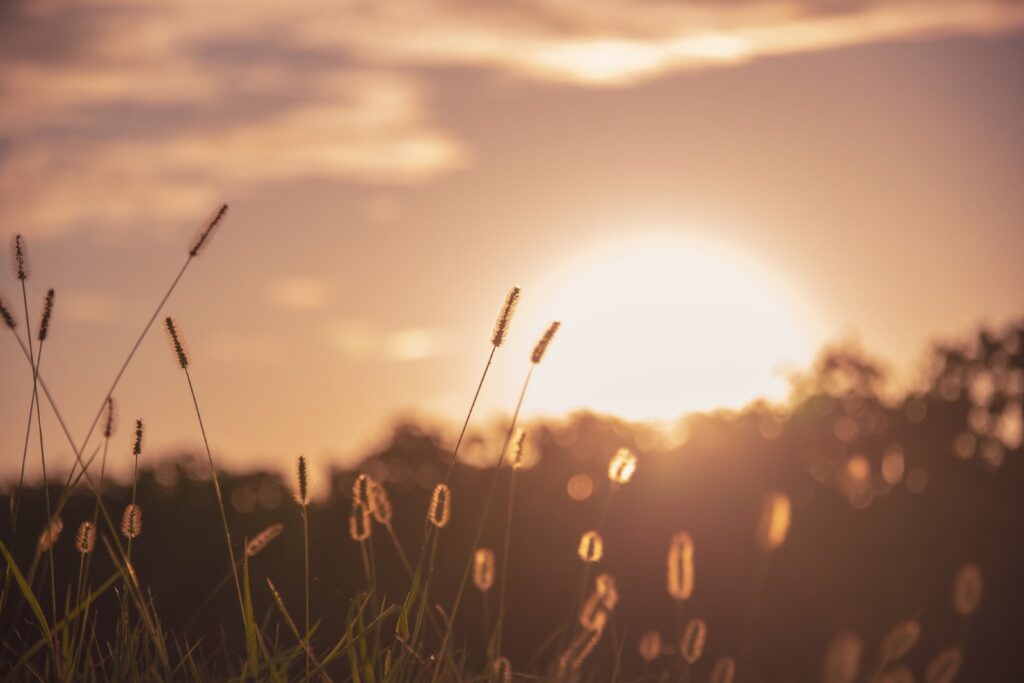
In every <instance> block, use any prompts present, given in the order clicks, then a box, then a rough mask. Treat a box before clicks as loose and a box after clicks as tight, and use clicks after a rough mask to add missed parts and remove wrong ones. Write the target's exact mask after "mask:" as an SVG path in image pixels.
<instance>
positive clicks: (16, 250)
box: [11, 235, 30, 282]
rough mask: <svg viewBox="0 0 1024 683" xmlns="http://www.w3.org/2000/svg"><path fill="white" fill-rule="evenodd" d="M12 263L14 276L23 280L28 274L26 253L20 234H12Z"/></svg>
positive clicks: (23, 240) (23, 239)
mask: <svg viewBox="0 0 1024 683" xmlns="http://www.w3.org/2000/svg"><path fill="white" fill-rule="evenodd" d="M11 257H12V265H13V266H14V276H15V277H16V278H18V279H19V280H21V281H22V282H24V281H25V280H27V279H28V276H29V270H30V269H29V267H28V253H27V252H26V251H25V238H24V237H22V236H21V235H15V236H14V243H13V244H12V245H11Z"/></svg>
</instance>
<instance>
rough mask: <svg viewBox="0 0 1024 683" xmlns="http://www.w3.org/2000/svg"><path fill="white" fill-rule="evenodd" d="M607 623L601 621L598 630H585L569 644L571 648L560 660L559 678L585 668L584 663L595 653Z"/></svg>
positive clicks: (563, 653)
mask: <svg viewBox="0 0 1024 683" xmlns="http://www.w3.org/2000/svg"><path fill="white" fill-rule="evenodd" d="M605 623H606V622H605V621H604V620H601V621H600V623H599V625H598V627H597V628H592V629H584V630H583V631H582V632H581V633H580V634H579V635H577V636H576V637H575V638H574V639H573V640H572V642H571V643H569V647H568V648H566V649H565V651H564V652H562V654H561V656H560V657H559V658H558V672H559V678H564V677H565V676H567V675H568V674H569V673H571V672H573V671H578V670H579V668H580V667H581V666H583V662H584V661H586V659H587V657H588V656H590V653H591V652H593V651H594V647H595V646H596V645H597V643H598V641H599V640H601V634H603V633H604V626H605Z"/></svg>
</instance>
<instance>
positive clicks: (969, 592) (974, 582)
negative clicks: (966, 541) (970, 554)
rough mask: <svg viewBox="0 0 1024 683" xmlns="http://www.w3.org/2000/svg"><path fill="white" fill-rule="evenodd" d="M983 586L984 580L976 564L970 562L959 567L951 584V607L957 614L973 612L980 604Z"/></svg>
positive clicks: (968, 614)
mask: <svg viewBox="0 0 1024 683" xmlns="http://www.w3.org/2000/svg"><path fill="white" fill-rule="evenodd" d="M984 588H985V584H984V580H983V579H982V577H981V569H980V568H979V567H978V565H976V564H974V563H973V562H971V563H969V564H965V565H964V566H963V567H961V568H960V571H959V572H957V575H956V581H955V582H954V584H953V607H954V608H955V609H956V612H957V614H959V615H961V616H964V617H966V616H970V615H971V614H974V612H975V610H977V609H978V605H980V604H981V594H982V592H983V591H984Z"/></svg>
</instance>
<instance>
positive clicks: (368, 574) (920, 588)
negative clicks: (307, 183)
mask: <svg viewBox="0 0 1024 683" xmlns="http://www.w3.org/2000/svg"><path fill="white" fill-rule="evenodd" d="M226 212H227V207H223V208H222V209H221V210H220V211H219V212H217V214H216V216H215V218H214V219H213V220H212V221H211V222H210V223H209V224H208V225H207V226H205V227H204V229H203V230H202V231H200V233H199V234H198V236H197V237H196V239H195V240H194V242H193V243H191V244H190V245H189V246H188V249H187V251H186V253H185V254H184V256H185V261H184V264H183V266H182V268H181V270H180V272H179V273H178V274H177V277H176V278H175V279H174V281H173V282H172V283H171V284H170V286H169V288H168V290H167V292H166V295H165V296H164V297H163V298H162V300H160V301H159V302H158V304H157V305H156V307H155V310H154V311H153V314H152V316H151V317H150V318H149V319H148V321H147V322H146V324H145V325H144V326H143V329H142V330H141V331H140V335H139V337H138V340H137V341H136V343H135V345H134V347H133V348H132V351H131V353H130V354H129V355H128V357H127V358H126V359H125V361H124V364H123V366H122V367H121V369H120V372H119V373H118V374H117V376H116V377H115V378H114V380H113V382H112V384H111V386H110V389H109V391H108V392H107V396H106V398H105V400H104V401H103V402H102V404H101V405H100V406H97V410H96V413H95V419H94V421H93V424H92V425H91V427H90V428H89V430H87V432H86V433H85V434H84V435H77V434H74V433H72V432H71V431H70V429H68V427H67V426H66V425H65V424H64V421H63V418H62V416H61V415H62V414H61V411H60V402H59V398H60V397H59V396H56V395H53V394H51V392H50V389H49V387H48V386H47V385H46V384H45V382H44V377H45V375H46V371H45V369H46V363H45V358H46V356H45V353H44V352H45V349H46V341H47V338H48V336H49V334H50V329H49V328H50V321H51V318H52V316H59V315H60V295H59V292H56V293H55V292H53V290H49V291H48V292H47V293H46V296H45V297H43V307H42V310H41V312H38V313H37V312H35V310H34V309H32V308H31V307H30V306H29V298H30V294H32V293H37V294H38V291H37V290H36V289H35V287H36V284H35V283H34V281H33V279H32V277H31V269H30V268H29V266H28V261H27V254H28V245H27V244H25V242H24V241H23V240H21V238H20V237H19V238H17V239H16V241H15V242H14V243H13V245H12V259H13V262H14V276H15V280H14V282H15V286H16V287H17V290H16V292H15V295H12V296H5V297H4V298H3V299H2V305H3V309H2V311H0V312H2V314H3V322H4V325H5V329H6V330H7V331H8V332H9V334H5V337H6V338H8V341H7V342H5V343H4V345H3V346H2V347H0V352H2V353H14V354H20V355H24V356H25V359H26V364H25V372H26V373H29V372H30V373H31V374H32V377H33V387H34V389H33V394H32V396H26V397H24V400H25V402H26V403H28V404H29V405H30V407H31V412H30V414H29V417H28V420H27V425H26V431H25V446H24V449H23V452H22V453H14V454H12V453H8V454H7V455H6V456H5V457H6V458H7V459H8V460H9V461H16V460H20V461H21V462H22V463H23V464H22V472H24V463H25V462H26V459H27V458H37V457H38V458H40V464H41V466H42V470H43V472H44V473H46V472H47V469H46V456H47V453H48V452H52V451H54V450H57V449H58V448H63V449H66V448H68V447H70V449H71V451H72V452H73V453H74V454H75V458H76V461H77V466H76V467H73V468H72V469H71V470H70V471H68V472H61V473H60V474H59V476H58V475H56V474H54V475H53V476H50V477H48V478H47V479H46V485H45V486H29V485H28V484H27V483H26V482H25V481H23V480H22V481H12V482H10V483H9V486H8V487H7V491H6V493H5V495H4V497H5V500H4V501H3V510H4V513H3V519H2V520H0V550H2V553H3V562H4V578H3V586H2V590H3V592H2V594H0V633H2V640H3V650H2V654H0V676H3V678H4V679H5V680H41V681H47V680H63V681H79V680H112V681H121V680H260V681H262V680H267V681H296V680H323V681H360V682H370V681H374V682H377V681H380V682H384V681H388V682H391V681H493V682H496V683H508V682H510V681H622V682H625V681H687V682H697V681H710V682H712V683H730V682H732V681H735V682H743V683H746V682H748V681H749V682H755V681H764V682H769V683H771V682H776V681H818V680H820V681H823V682H824V683H869V682H870V683H907V682H910V681H923V682H924V683H951V682H952V681H1015V680H1024V660H1022V659H1021V658H1020V656H1019V654H1018V653H1017V652H1015V648H1016V640H1017V637H1018V635H1019V634H1020V633H1024V616H1022V610H1021V609H1020V607H1021V606H1022V601H1021V598H1022V595H1024V589H1022V588H1021V587H1020V585H1019V581H1018V580H1017V578H1018V577H1019V576H1020V575H1021V570H1022V569H1024V567H1022V564H1024V552H1022V547H1021V543H1020V539H1021V538H1024V497H1022V496H1021V492H1022V491H1024V469H1022V466H1021V463H1020V458H1021V441H1022V438H1021V436H1022V427H1021V423H1022V418H1021V400H1022V396H1024V324H1018V325H1011V326H1008V327H1006V328H1005V329H1000V330H987V331H982V332H979V333H977V334H976V335H974V336H973V337H972V338H968V337H966V336H965V339H964V341H963V343H961V344H957V345H949V346H944V347H936V348H934V349H933V350H932V351H931V354H930V358H931V361H932V362H931V365H930V367H929V370H928V372H927V373H926V376H925V377H923V378H922V379H921V381H920V382H919V386H916V387H915V388H914V389H912V390H904V391H901V392H898V393H895V392H893V391H892V390H891V388H890V386H889V384H888V382H887V377H886V375H885V372H884V371H883V370H881V369H880V367H879V366H878V365H877V364H876V363H874V362H873V361H872V359H871V358H870V356H869V355H868V354H867V353H866V352H864V351H863V350H861V349H858V348H851V347H844V346H839V347H835V348H828V349H824V350H823V351H822V353H821V355H820V357H819V360H818V362H817V363H816V365H815V366H814V367H812V368H810V369H808V370H807V371H806V372H805V373H803V374H802V375H800V376H799V377H795V378H794V380H793V389H792V394H791V396H790V398H789V400H788V401H787V402H786V403H785V404H771V403H767V402H758V403H754V404H751V405H749V406H747V407H746V408H744V409H742V410H737V411H719V412H716V413H712V414H702V415H692V416H688V417H685V418H681V419H680V420H679V421H678V423H677V424H675V425H674V426H673V427H672V428H671V429H665V428H663V427H655V426H651V425H646V424H640V423H631V422H627V421H624V420H621V419H618V418H616V417H614V416H607V415H598V414H592V413H585V412H581V413H575V414H572V415H568V416H564V417H557V418H556V417H552V418H548V419H544V420H537V421H531V422H530V423H528V424H525V423H522V424H521V423H520V420H519V413H520V408H521V406H522V404H523V402H524V401H526V400H528V397H529V395H530V391H531V387H530V383H531V378H532V377H533V375H534V373H542V372H543V371H544V363H545V354H546V351H547V349H548V347H549V345H551V344H557V343H558V327H559V323H557V322H552V324H551V326H550V327H549V328H548V329H547V331H546V332H545V333H544V334H543V336H541V337H540V338H539V339H538V340H537V341H536V344H535V346H534V347H533V349H532V353H531V357H530V361H531V362H530V366H529V368H530V369H529V372H528V374H527V375H526V376H525V377H524V378H523V383H522V388H521V391H520V393H519V396H518V402H517V403H516V404H514V405H511V406H509V410H510V416H509V417H508V418H507V419H506V420H504V421H503V422H502V423H500V424H485V425H480V424H477V423H476V422H474V420H473V418H474V408H475V405H476V401H477V397H478V396H479V393H480V390H481V387H482V386H483V385H484V384H485V382H486V381H487V375H488V370H489V368H491V366H492V364H494V363H500V362H501V360H502V359H501V350H502V346H503V344H504V342H505V341H506V339H507V338H508V336H509V335H510V334H518V333H519V331H518V330H517V329H516V326H515V309H516V305H517V303H518V300H519V297H520V296H521V295H523V294H522V293H521V292H520V291H519V290H518V288H512V289H511V290H510V291H509V293H508V295H507V298H506V299H505V301H504V302H501V305H500V306H499V310H498V315H497V320H496V322H495V325H494V327H493V329H491V330H481V331H480V344H481V348H482V349H487V347H488V346H489V348H490V351H489V354H490V355H489V357H488V358H487V361H486V365H485V366H484V367H483V368H482V369H481V375H480V379H479V384H478V385H477V386H476V387H473V388H472V389H473V390H475V391H469V392H467V395H466V397H465V401H466V405H467V410H466V414H465V418H464V421H463V422H462V423H461V425H460V429H459V430H458V431H457V432H456V433H457V436H456V437H455V438H454V439H453V438H450V437H449V436H448V435H447V433H446V432H445V431H444V430H442V429H440V428H438V427H436V426H434V425H429V424H418V423H400V424H396V425H395V426H394V429H393V432H392V437H391V439H390V443H389V444H388V445H387V446H385V447H384V448H382V449H380V450H379V451H378V452H373V453H368V454H367V455H366V458H365V460H364V461H363V463H362V464H361V465H360V466H359V467H358V468H357V469H356V470H342V469H338V468H337V467H336V466H334V465H333V464H331V463H321V462H317V461H315V459H312V458H310V457H308V456H306V455H304V454H299V453H294V454H282V455H281V458H282V464H283V465H284V466H286V468H287V469H288V470H289V471H291V472H293V474H294V476H293V477H292V478H285V477H282V476H281V475H280V473H279V472H277V471H274V472H268V471H253V472H247V473H228V472H226V471H225V470H223V469H222V468H221V467H220V466H219V464H218V455H217V448H216V442H217V436H216V435H217V425H216V424H208V423H207V422H205V421H204V419H203V412H202V405H203V396H202V394H201V393H199V392H197V391H196V387H195V385H194V384H193V379H192V378H193V374H194V373H195V374H201V373H202V368H201V367H193V365H192V363H191V362H190V358H189V353H188V349H187V347H186V345H185V343H184V339H185V338H186V337H187V333H188V327H187V323H186V322H185V319H187V311H184V312H183V318H182V319H179V318H171V317H167V315H166V311H165V307H166V305H167V303H168V301H169V300H170V299H171V297H172V296H173V293H174V290H175V288H176V286H177V284H178V282H179V281H180V280H181V279H182V278H184V277H185V276H186V275H187V271H188V268H189V265H190V264H191V263H192V262H193V261H194V259H196V258H199V257H202V258H216V255H215V254H209V253H208V252H209V251H210V249H211V242H212V238H213V237H214V236H215V233H216V231H217V230H219V229H222V226H221V224H222V223H223V222H225V220H226V219H227V216H226ZM5 294H9V292H5ZM154 328H159V329H154ZM158 333H164V334H166V336H167V337H168V342H169V343H168V347H169V350H168V354H167V362H168V363H174V364H176V365H177V366H178V368H179V369H180V370H181V385H180V386H179V387H176V388H175V387H167V388H161V390H167V391H172V390H173V391H179V392H181V395H182V400H184V401H188V402H190V403H191V404H192V405H193V406H194V408H195V415H196V426H195V430H196V431H195V434H194V435H192V436H193V437H194V438H195V441H196V442H197V443H200V444H202V447H201V448H200V449H199V450H198V451H196V452H192V453H182V454H181V455H180V457H177V458H167V459H161V460H159V461H158V460H154V459H152V458H148V457H147V456H148V453H147V450H146V440H145V434H146V429H147V425H149V424H150V423H158V422H159V419H160V416H159V415H153V416H144V417H142V418H141V419H139V420H136V419H134V418H129V417H128V416H130V415H132V414H133V411H132V409H131V406H122V405H119V403H118V402H117V385H118V382H119V381H120V379H121V377H122V376H123V374H124V373H125V372H127V371H128V370H129V368H130V365H131V363H132V361H133V357H134V354H135V350H137V349H138V346H139V344H140V343H141V341H142V340H143V339H144V338H145V337H146V336H147V335H149V334H158ZM751 343H756V335H755V334H753V333H752V341H751ZM14 400H21V397H18V398H17V399H12V401H14ZM44 411H47V413H48V414H49V413H50V412H52V414H53V415H54V416H55V419H57V420H58V421H60V424H61V426H62V429H63V431H64V433H65V436H66V439H67V443H65V444H61V445H60V446H59V447H58V445H56V444H50V443H45V442H44V440H43V435H42V430H40V429H39V426H38V425H39V423H40V421H41V419H42V414H43V412H44ZM126 448H127V449H130V451H131V456H130V457H132V458H133V462H134V476H133V477H132V479H131V480H130V481H116V480H114V479H113V478H112V477H109V476H107V474H106V472H105V467H106V463H107V462H108V459H109V458H110V457H124V455H123V452H124V451H125V450H126ZM115 453H116V456H115V455H114V454H115ZM480 463H485V464H484V465H481V464H480ZM312 478H317V479H321V480H324V481H326V486H324V487H323V488H324V490H326V491H327V494H326V495H325V496H320V497H317V498H311V496H310V480H311V479H312Z"/></svg>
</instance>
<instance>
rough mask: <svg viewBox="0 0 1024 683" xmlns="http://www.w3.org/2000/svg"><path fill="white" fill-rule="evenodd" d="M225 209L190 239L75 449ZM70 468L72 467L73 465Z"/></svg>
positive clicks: (89, 434) (84, 441)
mask: <svg viewBox="0 0 1024 683" xmlns="http://www.w3.org/2000/svg"><path fill="white" fill-rule="evenodd" d="M227 211H228V205H227V204H223V205H221V207H220V208H219V209H218V210H217V212H216V213H215V214H214V216H213V218H212V219H211V220H210V221H208V222H207V223H206V224H205V227H204V228H203V229H202V230H200V232H199V234H198V235H197V237H196V238H195V239H194V240H193V241H192V244H191V245H190V246H189V251H188V256H187V257H186V259H185V262H184V263H183V264H182V265H181V269H180V270H179V271H178V273H177V275H175V276H174V279H172V280H171V284H170V285H169V286H168V287H167V290H166V291H165V292H164V295H163V297H161V299H160V301H159V303H157V305H156V309H154V311H153V314H152V315H151V316H150V317H149V320H147V321H146V324H145V325H144V326H143V328H142V332H140V333H139V336H138V337H137V338H136V339H135V343H134V344H132V346H131V348H130V349H129V351H128V355H127V356H126V357H125V359H124V361H123V362H122V363H121V367H120V368H119V369H118V371H117V374H116V375H114V381H113V382H111V383H110V388H109V389H107V393H106V395H105V396H104V397H103V400H102V401H101V402H100V407H99V408H98V409H97V410H96V415H95V416H94V417H93V419H92V423H91V424H90V425H89V429H88V431H86V433H85V437H84V438H83V439H82V442H81V444H80V445H79V447H78V449H77V450H78V452H79V453H81V452H83V451H85V448H86V446H88V444H89V440H90V439H91V438H92V435H93V432H95V431H96V426H97V425H98V424H99V421H100V418H101V417H102V416H103V409H104V408H105V407H106V405H107V401H108V400H109V399H110V397H111V396H113V395H114V390H116V389H117V385H118V384H119V383H120V382H121V378H122V377H124V373H125V371H126V370H127V369H128V366H129V365H131V362H132V359H133V358H135V354H136V353H137V352H138V350H139V347H140V346H142V340H144V339H145V338H146V335H147V334H149V330H150V329H151V328H152V327H153V323H155V322H156V319H157V318H158V317H159V316H160V312H161V311H163V308H164V306H165V305H166V304H167V301H168V299H170V298H171V295H172V294H173V293H174V290H175V289H177V287H178V283H179V282H181V279H182V278H183V277H184V276H185V272H186V271H188V268H189V266H190V265H192V261H194V260H195V258H196V257H197V256H199V254H200V253H201V252H202V249H203V247H205V245H206V244H207V243H208V242H209V239H210V237H211V236H212V234H213V232H214V231H215V230H216V228H217V227H218V226H219V225H220V224H221V222H222V221H223V220H224V216H225V215H226V214H227ZM72 446H73V445H72ZM78 464H79V466H81V465H83V463H82V462H81V458H79V463H78ZM72 469H74V466H73V465H72Z"/></svg>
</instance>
